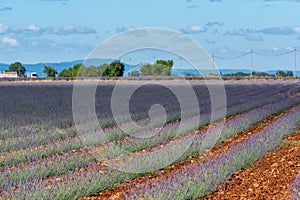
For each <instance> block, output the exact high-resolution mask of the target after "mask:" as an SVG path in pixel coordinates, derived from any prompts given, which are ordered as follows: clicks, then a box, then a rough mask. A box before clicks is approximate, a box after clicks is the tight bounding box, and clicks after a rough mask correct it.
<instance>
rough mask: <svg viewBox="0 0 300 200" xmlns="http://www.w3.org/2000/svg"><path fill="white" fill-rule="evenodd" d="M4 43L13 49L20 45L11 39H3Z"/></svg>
mask: <svg viewBox="0 0 300 200" xmlns="http://www.w3.org/2000/svg"><path fill="white" fill-rule="evenodd" d="M2 43H3V44H7V45H8V46H11V47H15V46H18V44H19V42H18V41H17V40H16V39H14V38H11V37H3V38H2Z"/></svg>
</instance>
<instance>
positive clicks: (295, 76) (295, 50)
mask: <svg viewBox="0 0 300 200" xmlns="http://www.w3.org/2000/svg"><path fill="white" fill-rule="evenodd" d="M294 52H295V57H294V59H295V60H294V61H295V63H294V64H295V65H294V78H297V75H296V67H297V47H295V49H294Z"/></svg>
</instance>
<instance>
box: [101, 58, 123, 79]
mask: <svg viewBox="0 0 300 200" xmlns="http://www.w3.org/2000/svg"><path fill="white" fill-rule="evenodd" d="M124 70H125V65H124V64H123V63H121V62H120V60H117V61H114V62H112V63H110V64H109V66H108V67H107V68H106V69H105V71H104V72H103V76H117V77H120V76H123V74H124Z"/></svg>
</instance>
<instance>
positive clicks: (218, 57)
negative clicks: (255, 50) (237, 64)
mask: <svg viewBox="0 0 300 200" xmlns="http://www.w3.org/2000/svg"><path fill="white" fill-rule="evenodd" d="M249 54H251V52H247V53H245V54H242V55H239V56H235V57H220V56H216V55H215V56H214V57H215V58H217V59H221V60H235V59H238V58H242V57H245V56H248V55H249Z"/></svg>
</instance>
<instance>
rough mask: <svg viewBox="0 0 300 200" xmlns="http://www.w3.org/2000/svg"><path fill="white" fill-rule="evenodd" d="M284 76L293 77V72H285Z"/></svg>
mask: <svg viewBox="0 0 300 200" xmlns="http://www.w3.org/2000/svg"><path fill="white" fill-rule="evenodd" d="M286 76H294V72H292V71H287V72H286Z"/></svg>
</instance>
